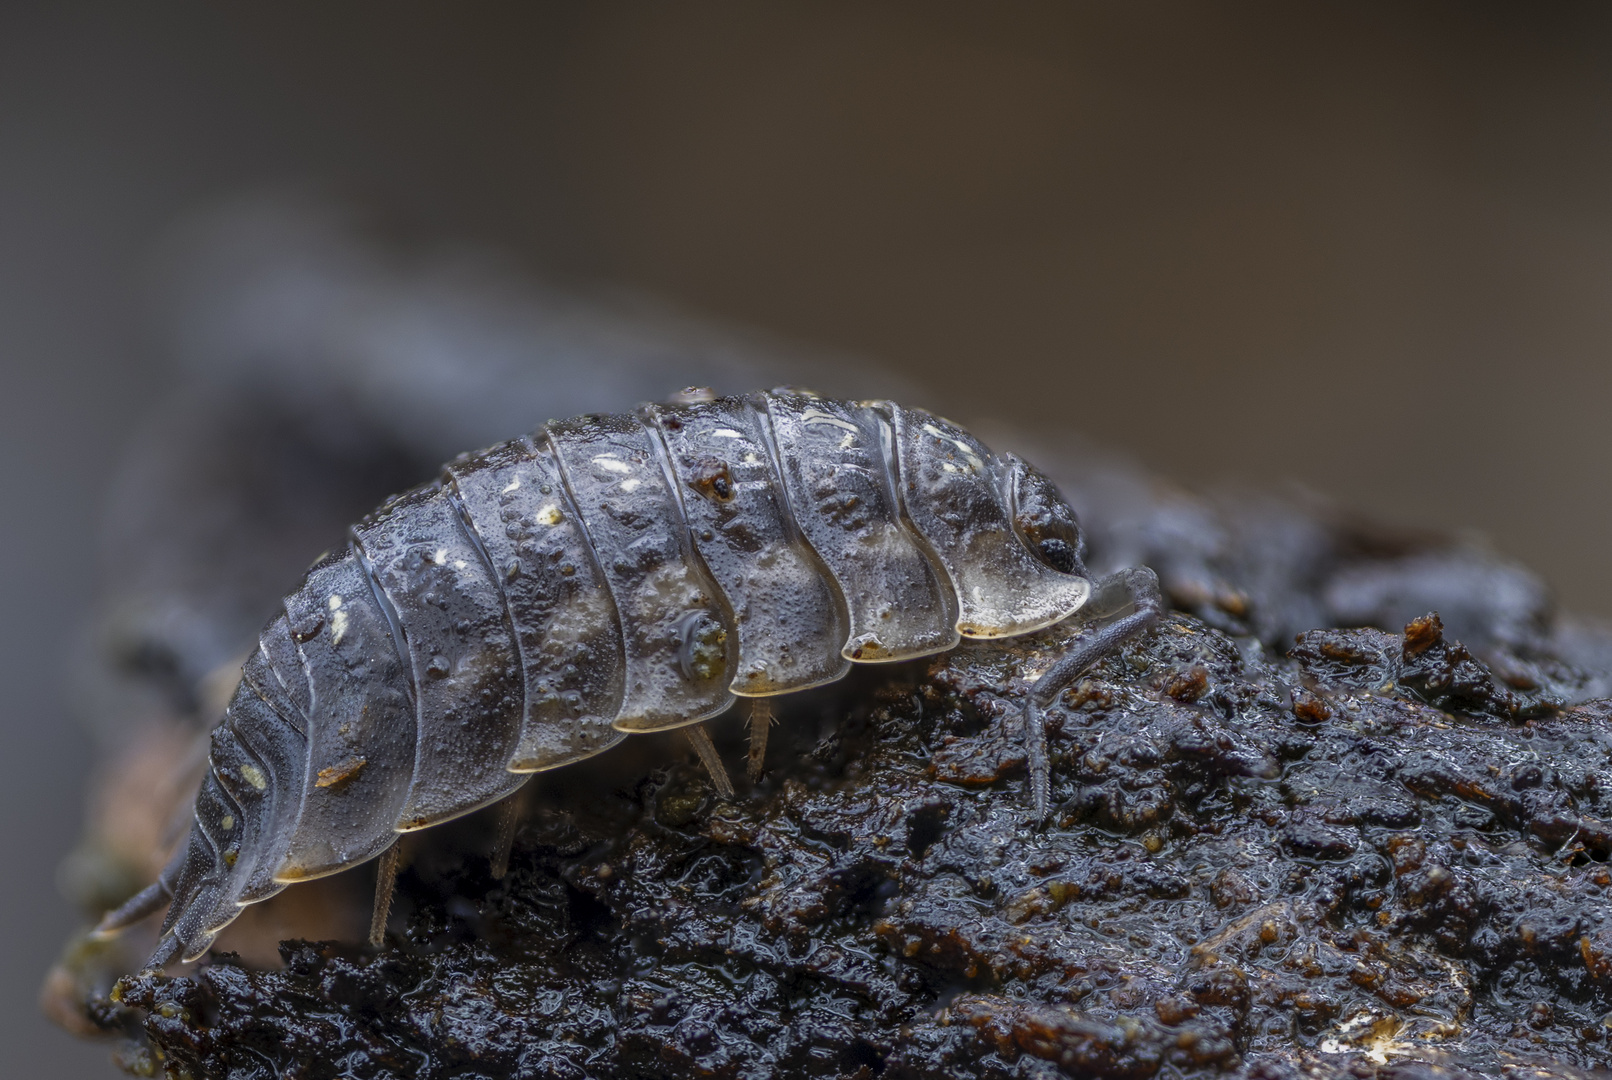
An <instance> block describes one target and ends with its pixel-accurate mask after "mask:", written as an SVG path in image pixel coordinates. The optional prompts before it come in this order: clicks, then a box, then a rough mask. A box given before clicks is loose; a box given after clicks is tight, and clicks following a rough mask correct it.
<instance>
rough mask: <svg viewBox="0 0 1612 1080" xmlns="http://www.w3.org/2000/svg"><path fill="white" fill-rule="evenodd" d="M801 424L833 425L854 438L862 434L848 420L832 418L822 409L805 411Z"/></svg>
mask: <svg viewBox="0 0 1612 1080" xmlns="http://www.w3.org/2000/svg"><path fill="white" fill-rule="evenodd" d="M800 422H801V423H803V424H832V425H834V426H835V427H838V428H844V429H845V430H846V431H849V432H850V433H851V434H852V435H853V436H854V435H860V434H861V432H860V431H858V430H857V427H856V425H855V424H853V423H851V422H849V421H847V420H841V419H840V418H839V417H837V416H830V415H828V413H826V412H823V411H822V410H820V409H806V410H804V411H803V412H802V413H801V414H800Z"/></svg>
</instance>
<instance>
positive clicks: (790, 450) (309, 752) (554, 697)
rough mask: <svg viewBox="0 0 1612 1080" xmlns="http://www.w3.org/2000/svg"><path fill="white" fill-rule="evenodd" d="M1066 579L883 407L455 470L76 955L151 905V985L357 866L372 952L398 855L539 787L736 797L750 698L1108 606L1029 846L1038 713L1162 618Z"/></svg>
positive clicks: (1081, 579)
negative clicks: (1067, 701)
mask: <svg viewBox="0 0 1612 1080" xmlns="http://www.w3.org/2000/svg"><path fill="white" fill-rule="evenodd" d="M1083 550H1084V542H1083V540H1082V537H1081V533H1080V527H1079V524H1078V523H1077V521H1076V518H1075V514H1074V511H1073V510H1072V509H1071V508H1070V507H1069V505H1068V504H1067V503H1066V502H1065V501H1064V500H1063V498H1062V497H1061V496H1060V495H1059V494H1058V491H1057V489H1056V488H1055V487H1054V485H1053V484H1052V482H1051V481H1050V480H1048V479H1047V478H1046V477H1045V476H1044V475H1042V474H1041V473H1040V472H1039V471H1037V470H1036V469H1035V468H1034V467H1032V466H1031V465H1029V464H1027V463H1026V462H1024V461H1022V460H1021V459H1019V458H1018V457H1015V456H1014V455H1012V454H995V453H993V452H992V451H990V450H989V449H987V448H986V447H985V446H984V444H982V443H981V442H980V441H979V440H978V439H976V438H975V437H974V436H972V435H971V434H969V433H968V432H967V431H965V430H963V429H962V428H960V427H958V426H957V425H956V424H953V423H951V422H949V421H947V420H944V419H942V418H941V417H938V416H935V415H933V414H931V413H928V412H925V411H924V410H922V409H916V408H910V407H906V406H902V405H898V404H895V403H893V402H886V401H873V402H854V401H842V400H836V399H831V398H825V397H820V396H818V395H816V394H813V393H810V392H808V391H804V390H798V389H793V388H787V389H778V390H772V391H768V392H765V393H758V394H752V395H748V396H745V397H716V396H715V395H713V394H711V393H710V392H709V391H701V390H692V389H691V390H688V391H684V392H683V393H682V394H679V395H677V397H676V398H674V399H673V401H672V402H670V403H667V404H659V405H646V406H644V407H642V408H640V409H639V410H638V411H637V412H636V413H633V414H629V415H590V416H582V417H577V418H574V419H570V420H564V421H555V422H550V423H548V424H546V425H544V426H543V427H542V428H540V429H538V431H536V432H535V433H533V434H531V435H528V436H522V437H520V438H516V439H512V440H510V441H509V442H505V443H501V444H500V445H498V446H494V447H492V448H491V449H488V450H484V451H481V452H479V453H475V454H467V455H464V456H461V457H459V458H457V459H456V460H454V461H453V462H452V463H450V464H449V465H447V466H446V467H445V468H444V469H443V472H442V475H441V477H440V478H439V479H438V480H436V481H435V482H433V483H430V484H426V485H422V486H421V487H418V488H415V489H413V490H411V491H407V492H404V493H403V494H402V495H398V496H396V497H394V498H392V499H390V500H388V501H387V502H386V503H385V504H384V505H383V506H381V507H380V508H379V509H378V510H376V511H375V512H374V513H372V514H371V515H370V516H368V517H366V518H365V519H364V520H363V521H361V522H359V523H358V524H357V525H355V526H353V528H352V530H351V534H350V540H349V543H348V544H347V546H346V547H345V548H343V549H342V550H340V551H337V552H334V553H331V554H328V555H326V556H324V557H323V558H321V559H320V560H319V561H318V562H317V563H315V564H314V566H313V567H311V568H310V569H309V570H308V572H307V575H306V577H305V578H304V580H303V582H302V584H301V586H300V587H299V588H298V589H297V590H296V591H295V592H293V593H291V594H290V595H289V596H288V597H286V599H285V601H284V610H283V611H282V612H281V613H280V614H278V615H277V616H275V617H274V618H273V619H272V620H271V621H270V622H269V623H268V625H267V626H266V627H264V629H263V631H262V634H261V635H260V637H259V642H258V648H257V650H256V651H255V652H254V653H253V654H252V655H251V657H250V658H249V659H248V660H247V661H246V663H245V665H244V667H243V669H242V673H241V680H240V684H239V686H238V687H237V688H236V690H235V694H234V696H233V697H232V698H231V700H230V703H229V706H228V708H227V709H226V711H225V714H224V718H223V720H222V721H221V722H220V723H219V724H218V726H217V727H215V728H214V729H213V732H212V737H211V747H210V753H209V757H208V768H207V771H206V773H205V775H204V778H203V780H202V784H201V789H200V791H199V793H198V794H197V796H196V803H195V816H194V822H193V825H192V828H191V830H190V834H189V837H188V839H187V841H186V842H184V843H183V844H182V845H181V846H180V848H179V849H178V851H177V852H176V854H175V855H174V857H173V859H172V860H171V861H170V862H169V864H168V865H167V867H166V868H165V869H164V870H163V871H162V873H161V874H160V875H159V876H158V879H157V881H156V882H155V883H153V884H152V885H151V886H149V887H148V888H146V889H145V890H143V891H142V892H140V893H139V894H138V895H136V896H135V897H134V898H132V899H131V900H129V902H128V903H126V904H124V905H123V906H122V907H121V908H119V909H118V910H116V911H114V912H111V913H110V914H108V915H107V916H106V917H105V918H104V919H103V920H102V922H101V924H100V926H99V927H98V932H100V933H103V934H110V933H115V932H117V931H118V930H120V929H122V928H124V927H126V926H129V925H131V924H132V923H134V922H136V921H138V920H139V919H142V918H144V917H146V916H147V915H150V914H154V913H155V912H156V911H158V910H159V909H161V908H163V907H164V906H166V907H167V916H166V918H165V919H164V921H163V924H162V930H161V934H160V940H159V942H158V945H157V948H156V950H155V952H154V953H153V955H152V957H151V959H150V961H149V963H150V965H153V966H159V965H162V964H166V963H169V962H171V961H172V960H174V959H175V958H176V957H177V958H182V959H183V960H186V961H189V960H194V959H196V958H198V957H200V956H201V955H202V954H203V953H204V952H206V950H207V948H208V947H209V946H210V945H211V943H212V941H213V939H214V937H215V936H216V935H217V934H218V933H219V931H221V930H222V929H223V928H224V927H225V926H227V925H228V924H229V923H230V922H231V921H233V920H234V919H235V917H236V916H237V914H239V912H240V910H241V909H242V908H243V907H244V906H246V905H248V904H254V903H257V902H259V901H261V900H266V899H268V898H269V897H270V896H273V895H274V894H276V893H278V892H280V891H281V890H282V889H284V888H285V887H286V886H287V885H290V884H294V883H296V882H300V881H307V880H310V879H313V878H318V877H323V876H326V875H329V874H335V873H339V872H340V871H343V870H347V869H351V868H352V867H354V866H357V865H359V864H360V863H363V862H366V861H368V860H370V859H373V858H376V857H378V856H379V857H382V859H383V862H382V864H381V875H380V885H379V887H378V889H377V897H376V912H375V921H374V923H373V924H372V931H371V938H372V940H374V941H376V942H377V943H378V942H379V939H380V934H381V931H382V930H383V929H384V925H385V917H386V910H387V906H388V905H389V903H390V894H391V882H392V876H393V874H394V873H395V867H396V851H397V848H396V842H397V839H398V836H399V834H402V833H407V832H411V831H414V830H418V829H424V828H429V827H430V826H433V825H437V824H441V823H442V822H445V821H448V820H450V819H453V818H456V817H460V816H462V815H464V814H468V813H470V812H472V811H474V810H477V809H480V808H481V807H484V806H488V805H490V804H492V803H495V802H498V801H499V800H501V799H505V798H506V797H507V796H509V795H511V794H512V793H513V792H515V791H516V790H517V789H518V788H519V787H520V786H521V785H522V784H524V783H525V782H526V781H527V780H528V779H530V777H531V774H533V773H536V772H542V771H544V770H546V769H553V768H558V767H560V766H562V765H566V764H569V763H571V762H575V761H580V760H582V759H584V758H587V757H591V756H592V755H594V754H598V753H600V752H601V751H604V750H607V749H609V748H610V747H611V746H613V745H615V744H616V743H618V742H620V741H621V740H622V739H623V738H625V737H626V736H628V735H630V734H633V733H640V732H650V731H661V730H666V729H670V728H684V729H686V730H687V732H688V733H689V736H690V739H691V741H692V742H693V743H694V746H695V748H696V749H697V750H698V751H699V753H700V756H701V758H702V760H704V762H705V764H706V766H707V767H708V768H709V769H710V770H711V772H712V777H713V780H714V781H715V783H716V785H717V787H718V790H719V791H721V792H722V793H724V794H731V792H732V787H731V784H729V783H728V781H727V776H726V773H725V771H724V769H723V767H722V763H721V761H720V759H719V758H718V756H717V753H716V750H715V748H714V747H713V746H712V744H711V740H710V737H709V735H708V734H706V732H705V730H704V728H703V727H702V726H700V725H701V724H702V722H703V721H706V720H708V719H710V718H711V717H714V716H716V715H718V714H719V713H722V712H725V711H726V710H727V709H728V708H729V707H730V706H731V705H732V704H733V703H734V701H735V698H748V699H750V700H751V703H752V711H751V731H752V738H751V746H750V762H749V768H750V773H751V776H752V778H759V776H760V774H761V765H762V760H763V755H764V754H765V747H766V734H767V727H768V724H769V723H770V715H771V713H770V709H769V707H768V705H769V700H770V698H771V697H773V696H775V695H778V694H784V693H790V692H792V691H796V690H803V689H806V688H807V687H812V686H818V685H821V684H823V683H827V682H832V681H834V680H836V679H839V678H841V677H843V676H844V675H845V674H846V672H847V671H848V670H849V669H850V665H851V664H853V663H863V664H869V663H885V662H891V661H899V660H909V659H912V658H915V657H920V656H927V655H930V654H933V653H939V652H945V651H947V650H949V649H951V648H954V647H955V646H956V645H957V644H958V642H959V640H960V639H961V638H963V637H969V638H1000V637H1012V636H1015V635H1018V634H1025V633H1029V632H1031V631H1034V630H1039V629H1042V628H1044V627H1047V626H1050V625H1052V624H1054V623H1057V622H1059V621H1061V620H1063V619H1066V618H1068V617H1069V616H1071V615H1073V614H1074V613H1075V612H1077V611H1082V610H1086V611H1092V612H1096V613H1097V614H1099V615H1104V614H1116V613H1119V612H1121V611H1125V610H1126V609H1127V608H1129V609H1131V610H1129V611H1127V612H1126V613H1125V614H1123V615H1121V616H1120V617H1118V618H1115V619H1112V620H1110V621H1108V622H1106V623H1103V624H1097V625H1093V626H1090V627H1088V628H1087V629H1086V630H1085V631H1084V632H1082V633H1081V634H1080V635H1078V636H1077V637H1075V638H1074V639H1073V641H1072V642H1071V643H1070V644H1069V646H1068V647H1067V648H1066V650H1065V652H1064V653H1063V655H1062V656H1061V657H1059V658H1058V659H1057V661H1056V662H1055V663H1054V664H1053V665H1052V666H1051V667H1050V668H1049V669H1048V670H1047V671H1046V672H1044V673H1043V674H1042V675H1041V676H1040V678H1039V679H1038V680H1037V681H1036V682H1035V684H1034V685H1033V686H1032V687H1031V689H1030V691H1029V693H1028V694H1027V696H1026V701H1025V732H1026V735H1025V738H1026V749H1027V755H1028V764H1029V783H1030V793H1031V802H1032V805H1033V812H1034V816H1035V819H1036V820H1037V821H1039V820H1041V819H1042V818H1044V817H1045V815H1046V811H1047V804H1048V798H1049V784H1050V777H1049V763H1048V757H1047V745H1046V729H1045V722H1044V716H1043V712H1044V710H1045V708H1046V707H1047V706H1048V705H1049V704H1050V703H1051V702H1052V700H1053V698H1054V697H1055V696H1056V695H1057V693H1058V692H1059V691H1060V690H1062V689H1063V688H1064V687H1066V686H1068V685H1069V684H1070V683H1071V682H1072V681H1073V680H1074V679H1075V678H1076V677H1077V676H1078V675H1080V674H1081V673H1082V672H1083V671H1084V670H1085V669H1086V668H1088V667H1089V666H1091V664H1093V663H1094V662H1096V661H1097V660H1098V659H1100V658H1101V657H1102V656H1103V655H1105V654H1106V653H1108V652H1111V651H1112V650H1114V649H1115V648H1117V647H1118V646H1119V645H1121V644H1122V643H1123V642H1125V641H1126V640H1128V639H1129V638H1131V637H1133V636H1135V635H1136V634H1139V633H1141V632H1143V631H1144V630H1146V629H1148V628H1149V627H1151V626H1152V625H1153V624H1154V623H1155V622H1156V621H1157V619H1158V617H1159V613H1160V609H1161V602H1160V598H1159V590H1158V581H1157V578H1156V577H1155V576H1154V575H1153V572H1152V571H1151V570H1147V569H1145V568H1142V569H1133V570H1124V571H1120V572H1119V573H1117V574H1114V575H1113V576H1111V577H1108V578H1105V579H1103V580H1101V581H1097V582H1094V581H1092V580H1091V578H1090V577H1089V576H1088V574H1087V572H1086V569H1085V566H1084V564H1083V562H1082V553H1083ZM506 805H508V806H513V800H511V802H510V803H508V804H506ZM512 829H513V817H512V814H508V815H506V823H505V828H504V837H503V843H504V844H505V849H504V851H503V853H502V856H501V858H502V859H507V854H508V852H507V844H508V840H509V835H510V834H511V832H512ZM495 861H496V860H495Z"/></svg>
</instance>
